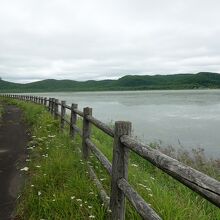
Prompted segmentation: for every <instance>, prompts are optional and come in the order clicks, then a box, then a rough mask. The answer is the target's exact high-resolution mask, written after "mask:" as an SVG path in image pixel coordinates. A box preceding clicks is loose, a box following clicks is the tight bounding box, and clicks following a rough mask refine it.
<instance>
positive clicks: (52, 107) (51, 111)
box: [50, 98, 55, 115]
mask: <svg viewBox="0 0 220 220" xmlns="http://www.w3.org/2000/svg"><path fill="white" fill-rule="evenodd" d="M54 106H55V99H54V98H51V108H50V113H51V115H53V113H54Z"/></svg>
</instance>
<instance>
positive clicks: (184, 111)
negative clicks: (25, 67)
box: [36, 90, 220, 157]
mask: <svg viewBox="0 0 220 220" xmlns="http://www.w3.org/2000/svg"><path fill="white" fill-rule="evenodd" d="M36 95H39V96H46V97H55V98H58V99H59V100H66V101H67V103H68V104H71V103H78V105H79V108H80V109H81V110H82V108H83V107H87V106H89V107H92V108H93V115H94V116H95V117H96V118H98V119H100V120H102V121H103V122H107V123H109V122H113V121H116V120H129V121H131V122H132V125H133V132H134V135H135V136H138V139H141V140H142V141H143V142H145V143H150V142H161V143H162V145H164V146H166V145H170V144H171V145H172V146H173V147H184V148H185V149H191V148H198V147H201V148H204V149H205V152H206V154H207V155H209V156H214V157H220V90H187V91H186V90H184V91H130V92H68V93H38V94H36Z"/></svg>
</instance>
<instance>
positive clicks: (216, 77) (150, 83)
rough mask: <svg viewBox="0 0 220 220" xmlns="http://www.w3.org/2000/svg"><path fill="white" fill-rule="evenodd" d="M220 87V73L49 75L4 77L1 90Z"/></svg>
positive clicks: (51, 90) (192, 88) (98, 90)
mask: <svg viewBox="0 0 220 220" xmlns="http://www.w3.org/2000/svg"><path fill="white" fill-rule="evenodd" d="M204 89H220V74H218V73H210V72H200V73H197V74H176V75H154V76H149V75H145V76H140V75H127V76H124V77H121V78H119V79H117V80H108V79H106V80H100V81H95V80H88V81H84V82H81V81H73V80H55V79H46V80H42V81H38V82H33V83H26V84H19V83H12V82H7V81H4V80H0V93H39V92H93V91H95V92H101V91H149V90H204Z"/></svg>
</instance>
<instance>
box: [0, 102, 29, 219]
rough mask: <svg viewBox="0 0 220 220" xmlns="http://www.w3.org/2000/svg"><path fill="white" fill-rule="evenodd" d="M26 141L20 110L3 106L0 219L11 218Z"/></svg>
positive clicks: (0, 140)
mask: <svg viewBox="0 0 220 220" xmlns="http://www.w3.org/2000/svg"><path fill="white" fill-rule="evenodd" d="M27 142H28V134H27V127H26V125H25V123H24V121H23V119H22V112H21V110H20V109H19V108H17V107H16V106H12V105H8V106H5V112H4V114H3V116H2V120H1V121H0V219H1V220H8V219H12V217H11V215H12V212H13V209H14V205H15V202H16V198H17V196H18V192H19V188H20V186H21V182H22V176H21V174H20V171H19V167H20V166H21V165H22V163H23V162H24V160H25V146H26V145H27Z"/></svg>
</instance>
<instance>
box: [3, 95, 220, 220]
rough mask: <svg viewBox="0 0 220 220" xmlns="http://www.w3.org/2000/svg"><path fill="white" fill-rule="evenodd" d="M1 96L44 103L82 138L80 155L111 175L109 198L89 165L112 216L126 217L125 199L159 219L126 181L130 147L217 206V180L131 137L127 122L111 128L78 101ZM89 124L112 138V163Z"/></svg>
mask: <svg viewBox="0 0 220 220" xmlns="http://www.w3.org/2000/svg"><path fill="white" fill-rule="evenodd" d="M2 96H4V97H8V98H15V99H20V100H24V101H31V102H34V103H38V104H41V105H44V106H45V107H46V108H47V109H48V111H49V112H51V114H52V115H53V116H54V118H55V119H58V118H60V124H61V129H63V128H64V127H65V125H68V126H69V132H70V135H71V136H72V137H73V138H74V137H75V135H76V134H77V133H78V134H79V135H80V136H81V137H82V152H83V158H84V159H85V160H88V158H89V155H90V153H93V154H94V155H95V156H96V158H97V159H98V160H99V161H100V163H101V164H102V165H103V167H104V168H105V169H106V170H107V172H108V173H109V175H110V176H111V195H110V197H109V196H108V195H107V193H106V192H105V190H104V188H103V186H102V184H101V182H100V181H99V179H98V178H97V176H96V174H95V171H94V170H93V168H92V166H91V165H89V166H88V169H89V175H90V177H91V179H92V180H94V183H95V185H96V186H97V188H98V189H99V193H100V197H101V199H102V201H103V203H104V205H105V206H106V207H107V208H109V209H110V210H111V219H119V220H123V219H124V218H125V208H126V207H125V198H127V199H128V200H129V201H130V202H131V204H132V205H133V206H134V208H135V209H136V211H137V212H138V213H139V214H140V216H141V217H142V218H143V219H153V220H155V219H161V217H160V216H159V215H158V214H157V213H156V212H155V211H154V210H153V209H152V208H151V207H150V205H149V204H148V203H147V202H146V201H145V200H144V199H143V198H142V197H141V196H140V195H139V194H138V193H137V192H136V191H135V190H134V189H133V187H132V186H131V185H130V184H129V182H128V157H129V151H130V150H131V151H133V152H135V153H136V154H137V155H139V156H141V157H142V158H144V159H145V160H147V161H149V162H150V163H152V164H153V165H154V166H156V167H158V168H159V169H161V170H162V171H164V172H165V173H167V174H168V175H170V176H171V177H173V178H174V179H176V180H178V181H179V182H181V183H182V184H184V185H185V186H187V187H188V188H190V189H191V190H193V191H194V192H197V193H198V194H200V195H201V196H202V197H204V198H205V199H207V200H208V201H210V202H211V203H213V204H214V205H216V206H217V207H219V208H220V182H219V181H217V180H215V179H213V178H211V177H209V176H207V175H205V174H204V173H201V172H199V171H197V170H195V169H193V168H191V167H189V166H186V165H184V164H183V163H181V162H179V161H177V160H175V159H173V158H171V157H169V156H167V155H165V154H163V153H161V152H159V151H158V150H155V149H152V148H151V147H149V146H148V145H144V144H142V143H139V142H137V141H136V140H134V139H133V138H132V137H131V123H130V122H124V121H117V122H115V127H114V129H113V128H111V127H109V126H108V125H106V124H105V123H103V122H101V121H99V120H98V119H96V118H94V117H93V116H92V109H91V108H88V107H87V108H84V109H83V111H80V110H79V109H78V105H77V104H72V105H71V106H68V105H66V102H65V101H61V102H59V100H58V99H54V98H46V97H38V96H27V95H26V96H25V95H12V94H5V95H2ZM59 109H60V111H59ZM66 109H68V110H70V120H67V119H66V117H65V116H66ZM77 116H80V117H82V118H83V128H82V129H80V128H79V127H77ZM92 124H93V125H95V126H96V127H97V128H98V129H100V130H102V131H103V132H105V133H106V134H107V135H109V136H110V137H112V138H114V143H113V159H112V164H111V162H110V161H109V160H108V159H107V158H106V156H105V155H104V154H103V153H102V152H101V151H100V150H99V149H98V147H97V146H96V145H95V144H94V143H93V142H92V140H91V138H90V135H91V125H92Z"/></svg>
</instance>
